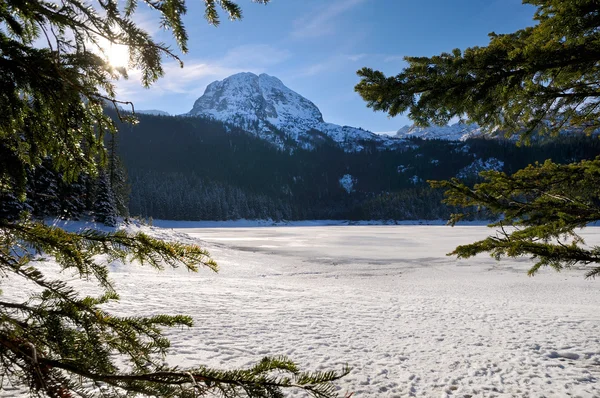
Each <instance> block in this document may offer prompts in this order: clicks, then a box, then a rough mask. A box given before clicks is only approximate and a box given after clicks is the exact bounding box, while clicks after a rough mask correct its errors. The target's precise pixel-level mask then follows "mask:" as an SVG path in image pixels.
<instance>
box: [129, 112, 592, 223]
mask: <svg viewBox="0 0 600 398" xmlns="http://www.w3.org/2000/svg"><path fill="white" fill-rule="evenodd" d="M137 117H138V118H139V123H138V124H136V125H128V124H120V134H119V145H118V147H119V153H120V156H121V158H122V160H123V163H124V165H125V168H126V169H127V172H128V176H129V183H130V185H131V198H130V207H129V208H130V213H131V214H132V215H141V216H144V217H153V218H160V219H178V220H225V219H237V218H250V219H254V218H261V219H265V218H273V219H289V220H295V219H323V218H327V219H354V220H358V219H437V218H447V217H448V216H449V214H450V212H451V211H452V209H449V208H448V207H447V206H446V205H443V204H441V203H440V201H441V199H442V196H443V194H442V192H440V191H439V190H432V189H431V188H429V185H428V184H427V180H431V179H435V180H439V179H448V178H451V177H454V176H459V177H461V178H463V179H466V180H471V181H475V180H476V178H477V173H478V172H479V171H481V170H485V169H490V168H493V169H498V170H502V171H505V172H507V173H512V172H514V171H516V170H519V169H520V168H523V167H525V166H526V165H528V164H530V163H532V162H535V161H543V160H546V159H549V158H550V159H552V160H554V161H556V162H560V163H566V162H572V161H575V160H579V159H591V158H594V157H595V156H597V155H598V154H600V141H599V140H598V139H597V138H595V137H585V136H567V137H559V138H555V139H552V140H547V141H542V142H540V143H537V144H535V145H532V146H516V145H515V144H514V143H512V142H509V141H500V140H495V139H494V140H493V139H487V140H486V139H471V140H468V141H465V142H448V141H441V140H421V139H413V140H410V141H408V143H407V144H406V145H405V146H403V147H401V148H398V149H394V150H380V149H377V148H375V147H374V146H370V145H369V143H368V142H362V143H361V144H362V145H363V146H364V148H365V149H364V150H362V151H360V152H345V151H344V150H342V149H341V148H340V147H339V146H337V145H335V143H333V142H332V141H331V140H329V139H328V138H327V137H321V140H320V142H321V144H320V145H319V146H317V147H316V148H315V149H314V150H312V151H309V150H303V149H294V150H280V149H278V148H277V147H275V146H274V145H272V144H270V143H268V142H267V141H264V140H261V139H259V138H256V137H255V136H253V135H250V134H247V133H246V132H244V131H242V130H240V129H238V128H236V127H233V126H230V125H225V124H223V123H221V122H217V121H214V120H208V119H203V118H197V117H168V116H152V115H137Z"/></svg>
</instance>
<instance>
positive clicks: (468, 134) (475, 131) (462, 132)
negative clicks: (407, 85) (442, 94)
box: [395, 123, 483, 141]
mask: <svg viewBox="0 0 600 398" xmlns="http://www.w3.org/2000/svg"><path fill="white" fill-rule="evenodd" d="M482 135H483V134H482V132H481V129H480V127H479V126H478V125H477V124H466V123H455V124H451V125H448V126H429V127H417V126H415V125H412V126H404V127H402V128H401V129H400V130H398V131H397V132H396V135H395V137H397V138H409V137H419V138H423V139H428V140H435V139H438V140H446V141H465V140H466V139H468V138H474V137H480V136H482Z"/></svg>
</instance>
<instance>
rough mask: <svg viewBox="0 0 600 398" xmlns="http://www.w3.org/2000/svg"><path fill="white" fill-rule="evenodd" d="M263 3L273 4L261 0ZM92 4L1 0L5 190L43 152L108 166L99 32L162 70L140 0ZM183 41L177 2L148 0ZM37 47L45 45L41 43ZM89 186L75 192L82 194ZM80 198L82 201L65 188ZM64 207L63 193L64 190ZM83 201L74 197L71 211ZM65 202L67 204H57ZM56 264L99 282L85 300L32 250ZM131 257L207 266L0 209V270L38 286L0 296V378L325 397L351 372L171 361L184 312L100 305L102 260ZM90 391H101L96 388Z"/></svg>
mask: <svg viewBox="0 0 600 398" xmlns="http://www.w3.org/2000/svg"><path fill="white" fill-rule="evenodd" d="M257 2H259V3H263V4H265V3H267V2H268V0H258V1H257ZM94 5H95V7H97V8H94V7H92V6H89V5H88V4H87V3H82V2H80V1H78V0H64V1H61V2H60V3H57V2H54V1H44V0H32V1H18V0H6V1H3V2H2V3H1V4H0V88H1V89H0V109H2V112H0V189H1V190H2V191H3V192H7V193H10V194H11V195H12V196H13V197H14V198H16V199H17V200H18V201H20V202H21V203H23V202H24V201H25V200H26V194H27V175H28V174H30V173H32V172H35V170H36V168H37V167H39V166H40V164H42V162H43V160H44V159H47V158H51V159H52V162H53V165H54V167H53V170H54V171H56V172H59V173H61V175H62V179H61V181H63V182H64V183H65V184H69V183H73V182H76V181H79V182H83V183H84V184H83V185H84V186H85V185H86V184H85V181H84V176H86V175H87V176H94V175H96V174H97V173H98V171H99V170H102V168H103V167H104V166H105V159H106V150H105V147H104V141H103V135H104V133H106V132H114V131H115V126H114V124H113V122H112V120H111V119H110V117H109V116H108V115H107V114H105V113H104V106H105V105H106V103H107V101H108V103H112V104H115V105H116V104H117V103H118V102H119V101H118V100H117V98H116V94H115V90H114V85H113V79H114V78H118V77H124V76H126V71H125V70H124V69H116V68H114V67H113V66H111V65H110V64H109V62H108V61H107V60H106V59H105V57H104V56H103V51H104V50H103V49H102V47H101V45H100V43H101V41H100V39H101V38H103V39H107V40H108V41H109V42H111V43H113V44H121V45H126V46H128V47H129V51H130V57H129V66H130V67H132V68H137V69H139V70H140V71H141V81H142V84H143V85H144V86H149V85H150V84H152V83H153V82H154V81H156V80H157V79H158V78H159V77H161V76H162V75H163V69H162V66H161V58H162V56H164V55H167V56H172V57H174V58H176V59H178V58H177V55H176V54H174V52H173V50H171V49H170V48H169V47H166V46H165V45H163V44H160V43H156V42H155V41H153V39H152V37H151V36H150V35H149V34H148V33H147V32H145V31H144V30H143V29H141V28H140V26H138V25H137V24H136V23H135V22H134V21H133V16H134V13H135V11H136V6H137V1H136V0H127V1H126V2H125V3H124V4H122V3H120V2H117V1H113V0H108V1H100V2H95V3H94ZM144 5H145V6H148V7H150V9H151V10H153V11H154V12H155V13H157V14H158V16H159V17H160V20H161V22H160V25H161V27H162V28H165V29H166V30H169V31H171V32H173V35H174V38H175V40H176V42H177V44H178V46H179V48H180V49H181V50H182V51H183V52H185V51H186V50H187V35H186V31H185V29H184V26H183V24H182V17H183V15H184V14H185V12H186V6H185V3H184V1H183V0H165V1H160V2H146V3H145V4H144ZM204 6H205V9H206V18H207V20H208V22H209V23H211V24H213V25H217V24H218V23H219V14H218V8H221V9H223V10H224V11H225V12H226V13H227V15H228V16H229V18H231V19H239V18H240V17H241V11H240V8H239V6H238V5H237V4H236V3H235V2H233V1H231V0H205V2H204ZM40 43H45V45H46V46H45V47H44V44H40ZM86 191H87V190H86V189H83V188H82V192H83V194H85V195H87V192H86ZM69 197H76V198H78V200H82V201H83V203H84V204H85V202H86V197H79V196H77V195H74V196H69ZM61 204H62V200H61ZM78 206H79V205H77V206H75V207H78ZM63 207H64V205H63ZM38 253H43V254H44V256H45V257H48V258H53V259H54V260H55V261H56V262H57V263H58V265H59V266H60V267H61V268H62V270H64V271H67V272H68V273H73V274H76V275H79V276H80V277H82V278H86V279H88V280H90V281H96V282H97V284H98V287H99V288H100V289H101V290H102V293H100V294H99V295H98V296H96V297H92V296H86V295H85V294H84V293H82V292H80V291H77V290H76V289H74V288H73V287H71V286H70V285H69V284H68V283H67V282H66V281H64V280H61V279H60V275H59V276H50V275H46V274H45V272H46V268H47V267H44V263H43V262H39V261H32V260H34V259H37V257H36V256H37V254H38ZM113 260H120V261H135V262H140V263H143V264H149V265H151V266H153V267H156V268H159V269H160V268H162V267H164V266H173V267H174V266H181V265H182V266H185V267H186V268H187V269H189V270H190V271H197V270H198V267H200V266H203V267H207V268H208V269H211V270H216V269H217V266H216V264H215V262H214V261H213V260H212V259H211V258H210V256H209V254H208V253H207V252H206V251H205V250H203V249H201V248H200V247H198V246H196V245H185V244H181V243H178V242H164V241H161V240H157V239H154V238H152V237H150V236H148V235H145V234H142V233H138V234H128V233H126V232H125V231H123V230H118V231H116V232H100V231H96V230H84V231H81V232H67V231H65V230H62V229H60V228H56V227H53V226H49V225H46V224H44V223H42V222H35V221H31V220H27V219H24V218H19V219H13V218H12V217H2V218H0V273H1V274H3V275H11V276H12V277H14V278H21V279H22V280H24V281H25V282H27V283H29V284H33V285H34V286H35V287H36V289H34V290H35V292H33V293H32V295H31V296H30V297H29V298H28V299H27V300H25V301H23V302H19V301H17V300H15V299H11V298H8V297H5V298H4V300H1V301H0V373H1V374H0V377H1V378H2V379H3V380H5V382H6V379H8V380H10V382H11V383H13V384H16V385H21V386H23V387H24V388H28V389H29V395H30V396H48V397H62V398H64V397H73V396H78V397H84V398H85V397H96V396H98V395H99V394H100V395H101V396H104V397H122V396H125V395H127V396H133V395H139V396H159V397H194V396H204V395H211V396H212V395H217V396H218V395H221V396H227V397H234V396H250V397H282V396H283V393H282V389H283V388H300V389H303V390H305V391H306V392H308V393H310V394H313V395H314V396H318V397H329V396H334V395H335V393H334V391H335V388H334V386H333V385H332V384H331V382H332V381H334V380H337V379H338V378H339V377H341V376H343V375H344V374H346V373H347V370H344V371H342V372H341V373H336V372H315V373H310V374H309V373H305V372H302V371H300V370H299V369H298V368H297V366H296V365H295V364H294V363H293V362H291V361H290V360H288V359H287V358H283V357H275V358H265V359H263V360H262V361H260V362H259V363H258V364H257V365H256V366H253V367H250V368H248V369H239V370H229V371H218V370H214V369H210V368H207V367H204V366H197V367H194V368H190V369H180V368H174V367H168V366H166V365H164V364H163V362H162V360H161V357H162V356H163V355H164V354H166V351H167V348H168V347H169V341H168V340H167V339H166V338H165V337H164V335H163V328H165V327H172V326H178V325H184V326H185V325H187V326H190V325H191V319H190V318H189V317H187V316H181V315H178V316H168V315H155V316H152V317H137V316H130V317H118V316H115V315H114V314H112V313H110V312H108V311H107V310H106V309H105V307H104V306H103V304H105V303H108V302H115V301H117V300H118V295H117V293H116V292H115V290H114V286H113V285H112V283H111V281H110V279H109V275H108V268H107V263H106V262H102V261H109V262H110V261H113ZM98 388H101V392H100V393H98V390H97V389H98Z"/></svg>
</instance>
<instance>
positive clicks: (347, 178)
mask: <svg viewBox="0 0 600 398" xmlns="http://www.w3.org/2000/svg"><path fill="white" fill-rule="evenodd" d="M355 183H356V178H354V177H352V175H351V174H344V175H343V176H342V178H340V186H341V187H342V189H343V190H344V191H346V192H348V193H350V192H352V191H354V184H355Z"/></svg>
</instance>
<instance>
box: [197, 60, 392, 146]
mask: <svg viewBox="0 0 600 398" xmlns="http://www.w3.org/2000/svg"><path fill="white" fill-rule="evenodd" d="M187 115H188V116H202V117H211V118H214V119H217V120H220V121H223V122H226V123H230V124H233V125H235V126H238V127H240V128H242V129H244V130H246V131H248V132H251V133H253V134H256V135H257V136H258V137H260V138H262V139H265V140H267V141H269V142H272V143H273V144H275V145H277V146H279V147H280V148H285V147H288V146H290V145H292V146H300V147H302V148H307V149H312V148H314V147H315V145H316V144H317V143H318V142H320V141H323V140H324V139H327V137H328V138H330V139H332V140H333V141H335V142H337V143H338V144H339V145H340V146H341V147H343V148H344V149H345V150H347V151H360V150H362V149H363V145H362V143H361V141H371V142H374V143H376V145H377V146H379V147H387V146H393V145H400V144H402V140H398V139H396V138H390V137H381V136H379V135H376V134H374V133H371V132H369V131H365V130H363V129H359V128H355V127H349V126H339V125H336V124H332V123H326V122H325V121H324V120H323V115H322V114H321V111H320V110H319V108H317V106H316V105H315V104H313V103H312V102H311V101H309V100H308V99H306V98H304V97H303V96H301V95H300V94H298V93H296V92H295V91H293V90H290V89H289V88H288V87H286V86H285V85H284V84H283V83H282V82H281V80H279V79H278V78H276V77H273V76H269V75H266V74H264V73H263V74H261V75H258V76H257V75H255V74H254V73H249V72H244V73H238V74H235V75H232V76H229V77H228V78H226V79H224V80H220V81H215V82H212V83H211V84H209V85H208V87H206V90H205V92H204V95H202V97H200V98H198V100H196V102H195V103H194V107H193V108H192V110H191V111H190V112H189V113H187Z"/></svg>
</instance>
